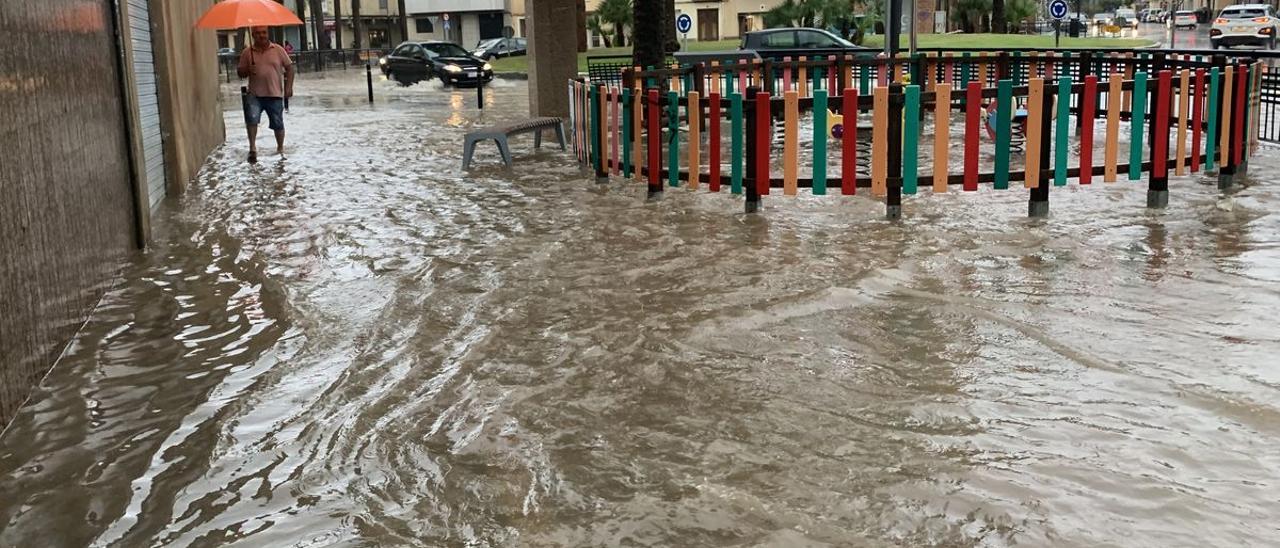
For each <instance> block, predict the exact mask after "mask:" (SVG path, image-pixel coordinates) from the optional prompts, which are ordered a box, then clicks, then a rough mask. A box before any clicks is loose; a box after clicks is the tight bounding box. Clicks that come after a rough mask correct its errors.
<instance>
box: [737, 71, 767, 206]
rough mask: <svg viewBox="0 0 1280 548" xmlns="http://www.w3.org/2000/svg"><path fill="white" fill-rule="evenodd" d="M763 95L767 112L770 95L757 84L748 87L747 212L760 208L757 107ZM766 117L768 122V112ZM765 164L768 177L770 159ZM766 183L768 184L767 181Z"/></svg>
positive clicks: (746, 119) (765, 172) (745, 203)
mask: <svg viewBox="0 0 1280 548" xmlns="http://www.w3.org/2000/svg"><path fill="white" fill-rule="evenodd" d="M762 97H764V104H765V107H764V108H765V109H766V112H767V109H768V108H769V107H768V105H769V103H768V101H769V100H768V96H765V95H764V94H762V93H761V92H760V88H758V87H756V86H751V87H749V88H747V101H746V103H745V106H746V112H745V113H744V119H745V121H746V126H747V127H746V133H745V137H746V149H745V155H746V161H745V162H743V163H744V164H745V166H746V172H747V173H746V175H747V179H746V185H745V186H746V188H745V191H746V199H745V200H744V201H743V204H744V206H743V208H744V211H746V212H747V213H755V212H756V211H759V210H760V183H759V178H760V176H761V170H760V163H761V159H760V158H759V157H758V155H759V143H758V141H759V140H760V127H759V126H760V116H759V115H758V113H757V112H756V109H757V107H758V105H759V104H760V103H761V101H760V99H761V98H762ZM765 119H766V123H768V122H767V120H768V115H767V114H766V115H765ZM765 138H766V139H768V134H767V132H766V137H765ZM764 164H765V169H764V172H763V173H764V175H765V177H768V168H769V161H768V159H765V160H764ZM765 184H766V185H768V183H767V182H766V183H765Z"/></svg>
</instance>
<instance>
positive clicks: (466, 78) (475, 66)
mask: <svg viewBox="0 0 1280 548" xmlns="http://www.w3.org/2000/svg"><path fill="white" fill-rule="evenodd" d="M378 64H379V65H381V67H382V72H384V73H386V75H387V78H390V79H392V80H395V81H397V82H400V83H401V84H404V85H406V86H407V85H410V84H416V83H418V82H421V81H423V80H430V79H432V78H439V79H440V81H441V82H444V83H445V84H446V85H449V84H465V85H480V84H483V83H485V82H489V81H491V80H493V67H491V66H489V63H486V62H484V61H483V60H481V59H478V58H476V57H474V56H472V55H471V54H469V53H467V50H465V49H462V47H461V46H459V45H457V44H454V43H453V42H405V43H403V44H400V45H399V46H397V47H396V49H395V50H394V51H392V52H391V54H390V55H387V56H386V57H384V58H382V59H381V60H379V61H378Z"/></svg>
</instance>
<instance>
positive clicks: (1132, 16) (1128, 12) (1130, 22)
mask: <svg viewBox="0 0 1280 548" xmlns="http://www.w3.org/2000/svg"><path fill="white" fill-rule="evenodd" d="M1120 19H1124V24H1125V26H1127V27H1129V28H1131V29H1135V30H1136V29H1137V28H1138V12H1136V11H1133V8H1119V9H1117V10H1116V18H1115V21H1119V20H1120ZM1117 24H1118V23H1117Z"/></svg>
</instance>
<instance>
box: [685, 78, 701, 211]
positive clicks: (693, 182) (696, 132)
mask: <svg viewBox="0 0 1280 548" xmlns="http://www.w3.org/2000/svg"><path fill="white" fill-rule="evenodd" d="M698 99H699V97H698V92H696V91H690V92H689V104H688V106H687V107H685V109H684V114H685V117H686V118H688V119H689V190H698V174H699V173H700V172H701V171H702V158H701V157H700V153H701V152H702V127H701V126H702V109H701V108H699V106H700V105H699V104H698V103H699V101H698Z"/></svg>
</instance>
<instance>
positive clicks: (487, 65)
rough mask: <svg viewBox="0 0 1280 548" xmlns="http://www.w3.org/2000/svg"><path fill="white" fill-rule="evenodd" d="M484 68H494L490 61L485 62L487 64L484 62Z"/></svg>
mask: <svg viewBox="0 0 1280 548" xmlns="http://www.w3.org/2000/svg"><path fill="white" fill-rule="evenodd" d="M484 70H486V71H488V70H493V65H490V64H489V63H485V64H484Z"/></svg>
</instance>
